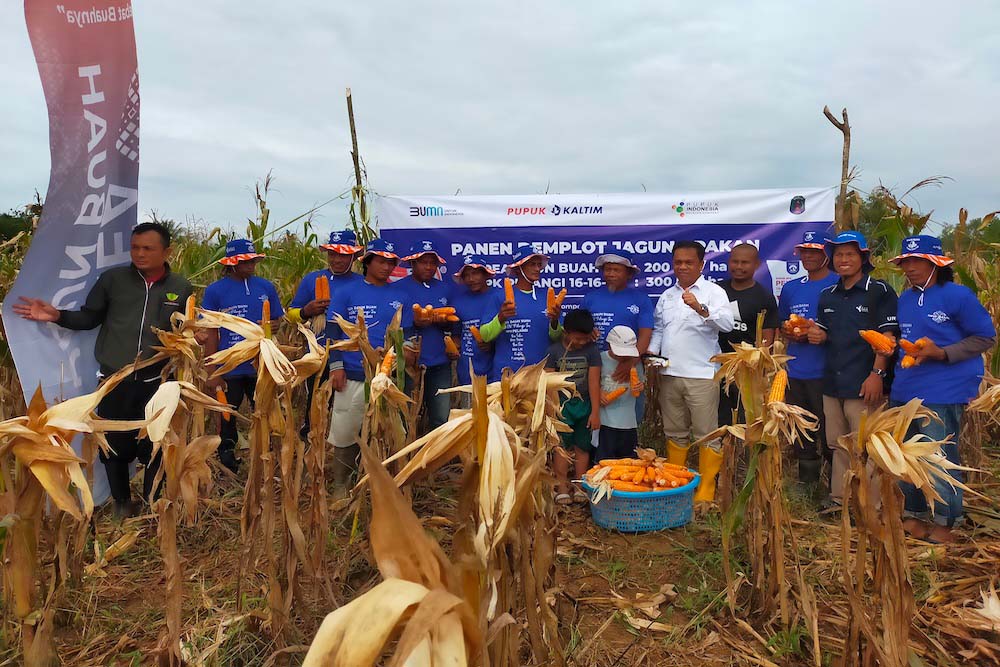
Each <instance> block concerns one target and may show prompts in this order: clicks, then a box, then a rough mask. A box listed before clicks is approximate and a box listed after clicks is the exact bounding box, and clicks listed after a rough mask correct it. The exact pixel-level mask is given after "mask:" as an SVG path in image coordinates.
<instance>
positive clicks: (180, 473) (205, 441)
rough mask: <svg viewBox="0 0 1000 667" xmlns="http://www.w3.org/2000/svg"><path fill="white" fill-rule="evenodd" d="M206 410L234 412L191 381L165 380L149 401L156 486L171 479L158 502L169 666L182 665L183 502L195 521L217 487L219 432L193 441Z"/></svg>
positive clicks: (146, 431) (164, 645)
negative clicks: (213, 465)
mask: <svg viewBox="0 0 1000 667" xmlns="http://www.w3.org/2000/svg"><path fill="white" fill-rule="evenodd" d="M196 406H197V407H198V408H200V410H199V411H198V414H199V415H200V414H202V411H203V410H205V409H209V410H214V411H217V412H221V413H227V414H229V413H232V411H233V410H232V408H231V407H230V406H228V405H225V404H223V403H219V402H218V401H216V400H215V399H213V398H210V397H208V396H206V395H205V394H203V393H202V392H200V391H199V390H198V389H197V388H196V387H195V386H194V385H193V384H190V383H188V382H164V383H163V384H161V385H160V386H159V388H158V389H157V390H156V393H155V394H153V397H152V398H151V399H150V400H149V403H147V404H146V420H147V422H148V423H147V425H146V426H145V427H144V428H143V430H142V432H141V433H140V436H141V437H142V436H146V437H149V439H150V441H151V442H152V443H153V455H154V456H155V455H156V454H157V453H160V455H161V464H160V468H159V470H158V471H157V477H156V482H155V484H154V487H155V486H156V485H158V484H159V481H160V480H161V479H165V480H166V484H165V485H164V493H163V496H162V497H161V498H160V499H159V500H157V501H156V502H155V503H153V507H154V509H156V513H157V517H158V520H159V536H160V553H161V555H162V556H163V564H164V572H165V575H166V582H167V584H166V600H167V602H166V614H165V617H166V623H167V626H166V632H165V633H164V635H163V638H162V640H161V648H162V649H163V650H164V654H165V657H166V662H167V664H169V665H171V667H173V666H175V665H181V664H182V661H181V605H182V602H183V594H184V586H183V580H184V575H183V571H182V569H181V562H180V554H179V553H178V551H177V514H178V507H179V505H183V510H184V514H185V515H186V518H187V520H188V522H189V523H193V522H194V520H195V517H196V515H197V512H198V498H199V495H201V494H202V493H207V492H208V491H209V490H210V489H211V486H212V471H211V470H210V469H209V467H208V458H209V457H210V456H212V454H214V453H215V450H216V449H217V448H218V447H219V436H217V435H201V436H198V437H194V438H191V439H189V432H190V431H191V430H194V428H193V423H192V415H193V414H194V410H195V407H196Z"/></svg>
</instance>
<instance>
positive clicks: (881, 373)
mask: <svg viewBox="0 0 1000 667" xmlns="http://www.w3.org/2000/svg"><path fill="white" fill-rule="evenodd" d="M872 373H874V374H875V375H877V376H879V377H880V378H882V379H883V380H884V379H886V378H887V377H889V374H888V373H886V372H885V371H884V370H882V369H881V368H873V369H872Z"/></svg>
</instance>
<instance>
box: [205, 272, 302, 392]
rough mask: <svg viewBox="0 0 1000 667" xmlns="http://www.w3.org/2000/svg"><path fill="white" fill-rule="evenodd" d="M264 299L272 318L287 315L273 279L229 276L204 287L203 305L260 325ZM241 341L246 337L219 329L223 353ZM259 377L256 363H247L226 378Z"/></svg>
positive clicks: (232, 371) (226, 375) (227, 374)
mask: <svg viewBox="0 0 1000 667" xmlns="http://www.w3.org/2000/svg"><path fill="white" fill-rule="evenodd" d="M265 298H266V299H267V300H268V301H269V302H270V304H271V319H278V318H279V317H281V316H282V315H284V314H285V311H284V310H282V308H281V298H280V297H279V296H278V290H277V289H275V287H274V284H273V283H272V282H271V281H270V280H265V279H263V278H259V277H257V276H250V278H249V280H246V281H243V280H236V279H235V278H231V277H229V276H226V277H225V278H222V279H221V280H216V281H215V282H214V283H212V284H211V285H209V286H208V287H206V288H205V296H204V297H203V298H202V300H201V305H202V307H203V308H205V309H206V310H217V311H219V312H222V313H228V314H230V315H236V316H237V317H242V318H243V319H247V320H250V321H251V322H254V323H257V322H260V318H261V317H263V316H264V299H265ZM241 340H243V336H241V335H239V334H237V333H233V332H232V331H229V330H228V329H219V349H220V350H228V349H229V348H231V347H232V346H233V345H236V343H238V342H240V341H241ZM256 374H257V371H256V370H255V369H254V367H253V364H251V362H249V361H246V362H244V363H242V364H240V365H239V366H237V367H236V368H234V369H233V370H231V371H229V372H228V373H226V374H225V375H224V376H223V377H227V378H229V377H245V376H247V375H256Z"/></svg>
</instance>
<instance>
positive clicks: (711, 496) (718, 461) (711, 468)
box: [694, 446, 722, 503]
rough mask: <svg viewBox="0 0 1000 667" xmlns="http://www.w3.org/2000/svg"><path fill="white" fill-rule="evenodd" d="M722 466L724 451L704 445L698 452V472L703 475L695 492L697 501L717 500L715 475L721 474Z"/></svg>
mask: <svg viewBox="0 0 1000 667" xmlns="http://www.w3.org/2000/svg"><path fill="white" fill-rule="evenodd" d="M721 467H722V453H721V452H717V451H715V450H714V449H712V448H711V447H707V446H702V448H701V450H699V452H698V474H699V475H701V481H700V482H699V483H698V490H697V491H695V492H694V501H695V502H696V503H701V502H705V503H710V502H712V501H713V500H715V476H716V475H718V474H719V468H721Z"/></svg>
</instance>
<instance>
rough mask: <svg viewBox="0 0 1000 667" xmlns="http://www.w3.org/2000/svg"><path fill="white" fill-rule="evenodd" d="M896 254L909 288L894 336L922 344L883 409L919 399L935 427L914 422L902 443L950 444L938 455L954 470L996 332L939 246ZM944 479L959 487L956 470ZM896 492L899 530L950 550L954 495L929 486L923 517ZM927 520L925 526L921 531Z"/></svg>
mask: <svg viewBox="0 0 1000 667" xmlns="http://www.w3.org/2000/svg"><path fill="white" fill-rule="evenodd" d="M902 249H903V252H902V254H900V255H899V256H898V257H895V258H893V259H892V262H893V263H894V264H896V265H898V266H899V267H900V268H901V269H902V270H903V273H904V274H906V279H907V281H908V282H909V284H910V287H909V289H907V290H905V291H904V292H903V293H902V294H901V295H900V296H899V329H900V333H901V335H902V337H903V338H905V339H907V340H908V341H910V342H914V343H915V342H917V341H918V340H921V339H923V338H926V339H927V340H926V341H925V342H924V344H923V345H922V346H921V348H920V349H919V351H918V352H916V354H914V358H915V360H916V364H915V365H913V366H910V367H909V368H904V367H903V365H902V360H900V364H899V365H897V367H896V379H895V382H893V383H892V392H891V394H890V399H891V401H890V402H891V403H892V404H893V405H902V404H903V403H906V402H907V401H910V400H912V399H914V398H919V399H921V400H922V401H923V403H924V406H925V407H927V408H929V409H930V410H932V411H933V412H934V413H935V414H936V415H937V416H938V419H939V420H938V421H931V422H930V423H927V424H921V423H916V422H915V423H914V424H912V425H911V426H910V432H909V433H907V434H906V437H907V438H910V437H912V436H914V435H916V434H917V433H923V434H924V435H926V436H927V437H928V438H930V439H932V440H944V439H945V438H948V437H949V436H950V437H951V442H950V443H949V444H946V445H944V446H943V447H942V448H941V449H942V450H943V452H944V455H945V456H946V457H947V459H948V460H949V461H951V462H952V463H954V464H956V465H961V463H962V460H961V458H960V456H959V443H958V440H959V437H960V436H961V433H962V416H963V414H964V412H965V406H966V404H968V402H969V401H970V400H972V399H973V398H975V397H976V395H977V394H978V393H979V384H980V382H981V381H982V377H983V373H984V372H985V368H984V365H983V353H984V352H986V351H987V350H989V349H991V348H992V347H993V346H994V345H995V344H996V328H995V327H994V325H993V320H992V318H991V317H990V314H989V313H988V312H986V309H985V308H983V305H982V304H981V303H979V299H977V298H976V295H975V294H974V293H973V292H972V290H970V289H969V288H968V287H965V286H963V285H957V284H955V282H953V270H952V268H951V265H952V263H954V260H953V259H951V258H950V257H946V256H945V254H944V252H943V251H942V250H941V241H940V240H938V239H937V238H935V237H933V236H922V235H921V236H911V237H909V238H906V239H904V240H903V245H902ZM949 472H950V474H951V475H953V476H954V477H955V479H956V480H958V481H964V480H963V479H962V472H961V471H960V470H951V471H949ZM900 486H901V487H902V489H903V495H904V497H905V504H904V513H905V514H906V517H907V518H906V520H905V521H904V522H903V528H904V529H906V531H907V532H908V533H910V535H913V536H914V537H917V538H919V539H925V540H930V541H932V542H953V541H954V540H955V537H954V535H952V532H951V529H952V528H953V527H954V526H955V525H957V524H958V523H959V522H961V520H962V490H961V489H958V488H955V487H954V486H952V485H951V484H949V483H948V482H946V481H943V480H940V479H935V480H934V488H935V489H936V490H937V492H938V494H939V495H940V496H941V498H942V500H941V501H938V502H936V503H934V508H933V512H931V510H930V509H929V508H928V506H927V500H926V499H925V497H924V494H923V493H922V492H921V491H920V490H919V489H917V488H916V487H915V486H914V485H912V484H909V483H901V484H900ZM932 514H933V522H932V523H928V522H927V521H926V519H929V518H931V515H932Z"/></svg>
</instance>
